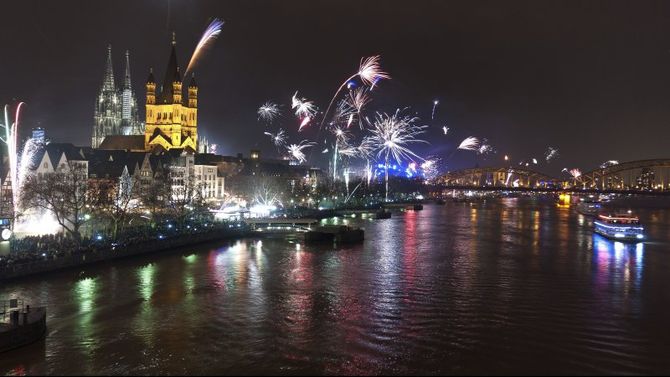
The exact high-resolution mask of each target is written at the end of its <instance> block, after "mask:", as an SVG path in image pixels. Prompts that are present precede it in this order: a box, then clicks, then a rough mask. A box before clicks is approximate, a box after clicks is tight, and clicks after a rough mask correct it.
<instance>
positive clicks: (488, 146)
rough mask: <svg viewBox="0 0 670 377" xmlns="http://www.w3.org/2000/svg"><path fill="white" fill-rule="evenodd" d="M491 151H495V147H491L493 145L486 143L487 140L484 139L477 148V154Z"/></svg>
mask: <svg viewBox="0 0 670 377" xmlns="http://www.w3.org/2000/svg"><path fill="white" fill-rule="evenodd" d="M491 153H495V149H493V146H491V144H489V143H488V140H486V139H484V140H482V142H481V143H480V145H479V149H477V154H479V155H488V154H491Z"/></svg>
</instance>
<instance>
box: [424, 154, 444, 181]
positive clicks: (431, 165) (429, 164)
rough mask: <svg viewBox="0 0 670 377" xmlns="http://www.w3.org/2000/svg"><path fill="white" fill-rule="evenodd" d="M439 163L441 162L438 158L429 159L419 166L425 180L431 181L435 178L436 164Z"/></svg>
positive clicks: (437, 169)
mask: <svg viewBox="0 0 670 377" xmlns="http://www.w3.org/2000/svg"><path fill="white" fill-rule="evenodd" d="M440 161H441V160H440V159H439V158H435V157H431V158H427V159H426V161H424V162H423V163H422V164H421V170H423V176H424V178H426V179H427V180H428V181H432V180H434V179H435V178H437V176H438V174H439V168H438V164H439V163H440Z"/></svg>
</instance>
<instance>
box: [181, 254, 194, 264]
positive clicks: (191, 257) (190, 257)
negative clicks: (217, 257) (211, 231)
mask: <svg viewBox="0 0 670 377" xmlns="http://www.w3.org/2000/svg"><path fill="white" fill-rule="evenodd" d="M183 258H184V260H185V261H186V262H187V263H189V264H193V263H195V262H197V260H198V254H191V255H188V256H184V257H183Z"/></svg>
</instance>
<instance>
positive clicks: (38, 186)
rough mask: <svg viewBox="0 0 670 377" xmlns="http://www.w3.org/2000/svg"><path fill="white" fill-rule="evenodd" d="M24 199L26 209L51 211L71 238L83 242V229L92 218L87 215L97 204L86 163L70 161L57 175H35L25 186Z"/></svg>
mask: <svg viewBox="0 0 670 377" xmlns="http://www.w3.org/2000/svg"><path fill="white" fill-rule="evenodd" d="M21 196H22V197H21V202H22V203H23V206H24V207H25V208H36V209H43V210H46V211H49V212H51V213H52V214H53V215H54V217H55V218H56V221H58V224H60V226H62V227H63V229H65V231H67V232H68V234H69V235H70V236H72V237H73V238H74V239H75V240H76V241H77V242H80V241H81V233H80V229H81V226H82V225H83V224H84V223H86V221H88V219H89V217H88V216H86V214H85V212H86V211H87V208H89V207H90V205H91V204H92V203H93V202H94V195H93V189H92V186H91V184H90V183H89V181H88V172H87V168H86V165H85V164H83V163H81V162H76V161H74V162H68V163H67V164H66V165H65V166H63V167H62V168H59V169H58V170H57V171H55V172H53V173H46V174H44V175H43V176H35V175H32V176H30V177H28V178H27V180H26V182H25V183H24V186H23V190H22V193H21Z"/></svg>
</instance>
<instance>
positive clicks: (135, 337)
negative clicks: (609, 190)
mask: <svg viewBox="0 0 670 377" xmlns="http://www.w3.org/2000/svg"><path fill="white" fill-rule="evenodd" d="M639 215H640V219H641V220H642V222H643V224H644V225H645V227H646V229H647V233H648V241H647V242H645V243H638V244H623V243H619V242H612V241H608V240H606V239H604V238H601V237H600V236H596V235H593V233H592V226H591V220H590V219H589V218H585V217H583V216H582V215H579V214H577V213H576V212H575V210H574V208H558V207H557V206H556V205H554V204H553V203H552V202H549V201H541V200H527V199H501V200H495V201H488V202H485V203H476V204H469V203H447V205H443V206H438V205H430V204H429V205H425V207H424V210H422V211H406V212H401V213H394V216H393V217H392V218H391V219H385V220H371V219H369V218H361V217H360V216H358V217H356V218H346V219H339V220H337V221H338V222H339V223H342V222H344V221H346V222H347V223H349V224H354V225H359V226H362V227H364V228H365V236H366V239H365V242H364V243H363V244H358V245H353V246H341V247H334V246H332V245H325V246H324V245H322V246H308V245H304V244H303V243H301V242H300V241H299V239H262V240H261V239H248V240H243V241H235V242H225V243H220V244H209V245H198V246H194V247H191V248H186V249H181V250H177V251H174V252H169V253H163V254H154V255H150V256H145V257H138V258H131V259H125V260H121V261H111V262H107V263H105V264H101V265H96V266H92V267H86V268H83V269H79V270H69V271H63V272H58V273H52V274H48V275H45V276H42V277H31V278H26V279H23V280H20V281H15V282H11V283H8V284H5V285H4V286H2V287H0V298H9V297H14V296H20V297H22V298H25V299H26V300H27V301H30V302H32V303H33V305H37V304H42V305H47V307H48V327H49V331H48V336H47V337H46V339H45V340H44V341H41V342H38V343H35V344H33V345H30V346H27V347H25V348H22V349H18V350H15V351H11V352H9V353H5V354H0V373H1V374H9V375H20V374H223V373H244V374H277V373H279V374H312V373H316V374H456V373H476V374H482V373H497V374H498V373H522V374H530V373H542V374H546V373H560V374H563V373H569V374H579V373H587V374H601V373H602V374H605V373H607V374H609V373H626V374H629V373H636V374H637V373H640V374H648V373H666V374H667V373H668V372H670V357H668V355H670V348H669V347H670V346H668V345H670V326H668V320H669V318H670V317H669V316H668V311H669V310H670V232H669V230H670V210H669V209H653V208H645V209H640V211H639ZM331 221H332V220H331Z"/></svg>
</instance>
